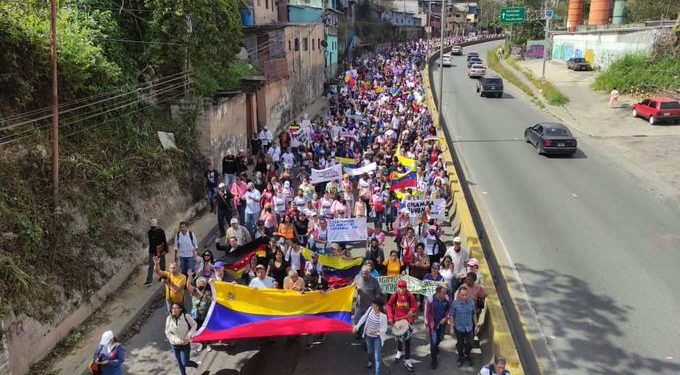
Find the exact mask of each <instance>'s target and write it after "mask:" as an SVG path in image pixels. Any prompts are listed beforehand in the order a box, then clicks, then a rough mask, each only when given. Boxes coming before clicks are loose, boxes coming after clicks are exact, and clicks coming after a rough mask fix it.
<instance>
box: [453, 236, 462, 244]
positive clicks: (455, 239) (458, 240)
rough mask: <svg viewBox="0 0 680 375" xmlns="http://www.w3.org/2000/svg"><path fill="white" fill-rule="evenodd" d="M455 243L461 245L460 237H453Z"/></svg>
mask: <svg viewBox="0 0 680 375" xmlns="http://www.w3.org/2000/svg"><path fill="white" fill-rule="evenodd" d="M453 242H457V243H460V242H461V241H460V237H453Z"/></svg>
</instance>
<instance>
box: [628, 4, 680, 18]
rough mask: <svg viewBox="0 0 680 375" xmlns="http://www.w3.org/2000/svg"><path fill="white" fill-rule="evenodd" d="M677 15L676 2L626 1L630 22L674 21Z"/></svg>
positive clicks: (679, 11) (678, 5)
mask: <svg viewBox="0 0 680 375" xmlns="http://www.w3.org/2000/svg"><path fill="white" fill-rule="evenodd" d="M679 14H680V1H678V0H654V1H650V0H628V17H629V20H630V21H631V22H643V21H650V20H660V19H665V20H668V19H670V20H674V19H676V18H678V15H679Z"/></svg>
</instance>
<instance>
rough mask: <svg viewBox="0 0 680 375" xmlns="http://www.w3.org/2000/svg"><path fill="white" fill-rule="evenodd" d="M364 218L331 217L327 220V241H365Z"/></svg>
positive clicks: (365, 228) (366, 234) (366, 232)
mask: <svg viewBox="0 0 680 375" xmlns="http://www.w3.org/2000/svg"><path fill="white" fill-rule="evenodd" d="M367 237H368V231H367V227H366V218H365V217H360V218H353V219H332V220H329V221H328V241H329V242H354V241H366V238H367Z"/></svg>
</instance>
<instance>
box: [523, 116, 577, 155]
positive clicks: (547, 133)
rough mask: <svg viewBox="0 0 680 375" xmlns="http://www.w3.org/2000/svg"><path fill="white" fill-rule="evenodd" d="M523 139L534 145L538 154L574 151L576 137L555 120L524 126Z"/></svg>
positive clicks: (565, 153) (570, 152) (571, 153)
mask: <svg viewBox="0 0 680 375" xmlns="http://www.w3.org/2000/svg"><path fill="white" fill-rule="evenodd" d="M524 140H525V141H526V142H528V143H531V144H533V145H534V146H536V151H537V152H538V154H539V155H541V154H562V155H574V153H576V138H574V136H573V135H571V132H570V131H569V129H568V128H567V127H566V126H564V125H563V124H560V123H557V122H541V123H538V124H536V125H534V126H530V127H528V128H526V130H524Z"/></svg>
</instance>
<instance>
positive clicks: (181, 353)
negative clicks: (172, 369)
mask: <svg viewBox="0 0 680 375" xmlns="http://www.w3.org/2000/svg"><path fill="white" fill-rule="evenodd" d="M172 353H173V354H175V359H177V366H178V367H179V373H180V374H181V375H186V374H187V370H186V368H187V367H193V368H197V367H198V364H197V363H196V362H194V361H192V360H191V345H190V344H187V345H172Z"/></svg>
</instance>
